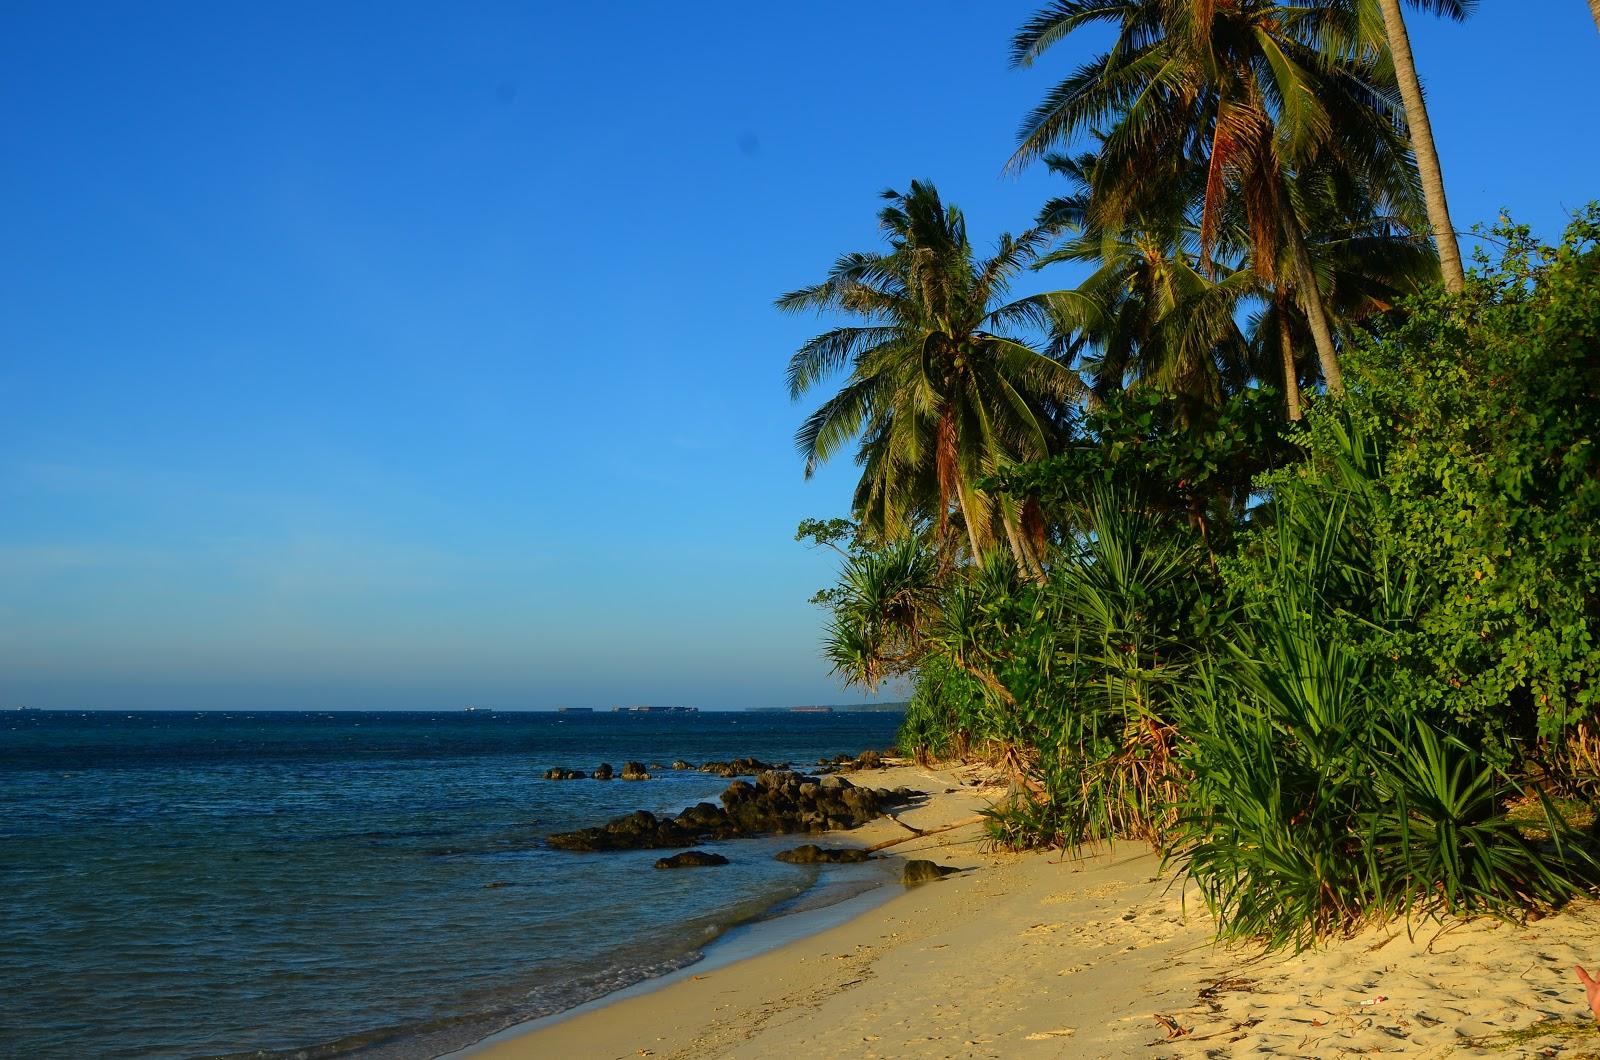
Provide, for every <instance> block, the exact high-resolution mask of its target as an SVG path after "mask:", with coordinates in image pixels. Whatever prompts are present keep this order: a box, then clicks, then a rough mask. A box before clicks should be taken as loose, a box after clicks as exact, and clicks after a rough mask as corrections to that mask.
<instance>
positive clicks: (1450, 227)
mask: <svg viewBox="0 0 1600 1060" xmlns="http://www.w3.org/2000/svg"><path fill="white" fill-rule="evenodd" d="M1411 3H1412V5H1413V6H1415V7H1420V8H1422V9H1423V10H1425V11H1434V12H1437V13H1439V14H1442V15H1445V16H1447V17H1449V18H1453V19H1456V20H1457V21H1459V20H1461V19H1463V18H1466V17H1467V13H1468V11H1469V10H1470V9H1471V8H1472V7H1473V5H1474V4H1475V3H1476V0H1411ZM1378 6H1379V7H1380V8H1382V9H1383V29H1384V35H1385V38H1386V39H1387V41H1388V44H1389V52H1390V54H1391V55H1393V56H1394V71H1395V76H1396V79H1397V80H1398V81H1399V83H1400V98H1401V99H1403V100H1404V101H1405V105H1406V122H1407V124H1408V126H1409V127H1410V130H1411V145H1412V148H1413V150H1415V152H1416V156H1417V169H1418V171H1419V172H1420V173H1421V175H1422V194H1423V198H1424V199H1425V200H1426V202H1427V206H1428V224H1429V226H1430V227H1431V228H1432V229H1433V241H1434V243H1435V244H1436V245H1437V246H1438V248H1439V269H1440V272H1442V273H1443V275H1444V285H1445V289H1446V290H1448V291H1450V292H1451V293H1453V294H1459V293H1460V292H1461V289H1462V288H1463V287H1465V286H1466V283H1467V274H1466V272H1465V270H1464V269H1463V268H1462V266H1461V244H1460V243H1459V242H1457V240H1456V230H1455V225H1454V224H1453V223H1452V222H1451V220H1450V203H1449V202H1448V201H1447V200H1446V198H1445V194H1444V171H1443V170H1442V169H1440V167H1439V152H1438V149H1437V148H1435V147H1434V143H1433V123H1432V122H1431V121H1429V119H1428V105H1427V103H1425V102H1424V101H1423V98H1422V82H1421V81H1419V80H1418V79H1417V64H1416V61H1415V60H1414V59H1413V58H1412V57H1411V36H1410V34H1408V33H1407V32H1406V19H1405V15H1404V13H1402V12H1401V10H1400V0H1378ZM1589 7H1590V9H1591V10H1593V11H1594V12H1595V24H1596V25H1597V26H1600V0H1589Z"/></svg>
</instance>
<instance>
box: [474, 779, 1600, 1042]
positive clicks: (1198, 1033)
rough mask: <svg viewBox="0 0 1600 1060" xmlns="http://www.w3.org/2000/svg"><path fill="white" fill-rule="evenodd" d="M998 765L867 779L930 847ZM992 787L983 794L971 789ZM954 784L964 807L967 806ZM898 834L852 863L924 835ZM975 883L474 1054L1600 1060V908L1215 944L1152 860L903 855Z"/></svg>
mask: <svg viewBox="0 0 1600 1060" xmlns="http://www.w3.org/2000/svg"><path fill="white" fill-rule="evenodd" d="M987 779H989V778H988V775H987V771H985V770H981V769H967V768H963V769H959V770H943V769H932V770H929V769H920V768H917V767H914V766H897V767H895V768H892V769H890V770H886V771H882V772H873V773H870V774H866V775H863V776H862V777H861V778H860V781H861V782H863V783H870V784H873V785H878V786H894V785H899V784H907V785H910V786H912V787H918V788H921V789H923V790H926V791H929V792H931V793H933V797H932V798H930V799H929V800H928V801H927V802H926V803H925V804H923V805H920V806H918V807H916V808H914V809H911V810H909V811H906V812H904V813H903V814H901V815H900V817H901V819H902V820H903V821H904V822H905V823H906V824H908V825H910V826H912V827H914V828H919V829H932V828H937V827H939V826H941V825H945V824H948V823H952V822H955V821H959V820H962V819H964V818H968V817H970V816H971V815H972V814H973V813H974V812H975V811H976V810H977V809H979V808H981V807H983V806H986V805H988V803H989V801H990V800H991V799H993V798H995V797H997V796H998V795H999V794H1000V793H1001V789H1000V788H998V787H995V786H990V785H988V784H986V783H984V781H985V780H987ZM974 780H977V781H978V782H979V783H978V785H976V786H975V785H974V784H973V781H974ZM952 789H953V790H952ZM907 834H908V833H907V831H906V830H905V829H904V828H902V827H900V826H899V825H898V824H896V823H895V822H894V821H891V820H887V819H885V820H879V821H876V822H874V823H872V824H871V825H869V826H867V827H864V828H862V829H859V830H857V831H855V832H852V833H850V834H849V839H848V841H849V842H850V843H851V844H853V845H868V844H872V843H876V842H879V841H881V840H885V839H892V838H896V837H897V836H903V835H907ZM885 854H886V855H892V856H893V857H895V858H899V859H911V858H926V859H930V860H933V861H936V862H938V863H940V864H943V865H948V866H954V867H957V868H959V869H961V870H962V871H961V872H960V873H958V874H955V875H952V876H949V877H947V878H945V879H943V880H941V881H939V882H937V883H930V884H923V885H919V886H915V887H911V888H906V889H905V890H904V892H903V893H898V894H896V895H895V896H894V897H892V898H891V899H889V900H888V901H886V902H884V903H882V904H880V905H877V906H876V907H874V908H872V909H870V910H869V911H867V912H865V913H863V914H862V915H860V916H857V917H856V918H855V919H853V920H850V921H848V922H846V923H844V924H842V925H839V926H836V927H833V928H831V929H829V930H826V931H823V932H821V933H819V934H815V935H811V936H807V937H805V938H802V939H800V940H798V941H795V942H792V943H789V944H787V945H785V946H782V947H781V948H778V949H775V950H772V951H769V952H765V953H761V954H759V955H756V956H753V957H750V958H748V959H745V960H742V961H739V962H738V963H734V964H731V965H725V966H720V967H709V968H708V969H707V970H706V971H705V972H704V973H703V974H695V973H694V970H693V969H691V970H690V971H689V973H687V974H684V975H682V976H680V977H677V978H676V979H674V980H672V981H670V982H668V983H666V984H665V985H663V986H661V987H660V988H659V989H654V990H651V991H648V992H643V993H638V994H635V995H633V996H628V997H624V998H622V999H620V1000H617V1001H614V1002H611V1003H608V1004H602V1005H599V1006H594V1007H589V1008H586V1009H583V1010H579V1011H578V1012H577V1013H576V1014H574V1015H571V1016H568V1017H566V1018H562V1019H557V1020H554V1021H543V1022H541V1023H539V1024H535V1025H531V1026H530V1027H529V1028H523V1029H518V1028H513V1029H512V1030H511V1031H508V1032H505V1033H503V1034H501V1035H497V1036H496V1037H495V1038H493V1039H490V1040H489V1041H486V1042H484V1043H480V1044H479V1045H478V1046H476V1047H474V1048H473V1049H470V1050H467V1051H466V1052H465V1053H463V1054H460V1055H463V1056H472V1057H476V1058H485V1060H519V1058H527V1060H533V1058H538V1057H550V1056H574V1057H634V1056H656V1057H678V1058H689V1057H751V1058H754V1057H776V1056H789V1057H796V1058H799V1057H862V1058H872V1057H1014V1056H1051V1057H1098V1056H1135V1055H1138V1056H1146V1055H1148V1056H1158V1057H1165V1056H1172V1057H1190V1056H1194V1057H1199V1056H1236V1055H1237V1056H1243V1055H1272V1056H1304V1057H1323V1056H1339V1055H1346V1054H1354V1053H1398V1054H1405V1055H1409V1056H1419V1057H1442V1056H1459V1057H1469V1056H1565V1057H1577V1056H1586V1055H1595V1054H1596V1053H1597V1052H1600V1034H1596V1031H1595V1027H1594V1021H1593V1020H1592V1019H1591V1018H1590V1017H1589V1013H1588V1011H1587V1008H1586V1006H1585V1004H1584V998H1583V993H1582V991H1581V990H1580V989H1578V987H1577V986H1576V985H1575V983H1574V980H1573V976H1572V973H1571V970H1570V969H1571V966H1572V965H1573V964H1574V963H1577V962H1589V963H1594V962H1596V961H1600V905H1597V904H1596V903H1587V902H1586V903H1580V904H1577V905H1574V906H1573V907H1570V908H1569V909H1567V910H1566V911H1564V912H1562V913H1561V914H1559V915H1557V916H1552V917H1548V918H1545V919H1543V920H1539V921H1537V922H1533V923H1529V924H1527V925H1522V926H1518V925H1511V924H1505V923H1500V922H1496V921H1492V920H1483V921H1474V922H1471V923H1466V924H1462V923H1449V924H1437V923H1423V924H1414V925H1412V927H1411V930H1410V931H1409V932H1408V930H1407V928H1406V926H1405V925H1402V924H1394V925H1389V926H1387V927H1385V928H1382V929H1371V930H1368V931H1367V932H1365V933H1363V934H1362V935H1359V936H1357V937H1355V938H1352V939H1349V940H1345V941H1342V942H1339V943H1337V944H1335V945H1332V946H1330V947H1327V948H1325V949H1321V950H1317V951H1314V952H1309V953H1305V954H1301V955H1299V956H1292V955H1287V954H1279V955H1273V956H1263V955H1262V954H1261V953H1260V952H1259V950H1255V949H1252V948H1250V947H1246V946H1233V947H1219V946H1217V945H1215V944H1214V943H1213V941H1212V925H1211V922H1210V920H1209V918H1208V917H1207V916H1206V914H1205V911H1204V909H1203V908H1202V907H1201V906H1200V905H1199V903H1198V902H1197V901H1195V899H1194V897H1193V896H1192V895H1190V896H1188V901H1187V902H1186V901H1185V896H1184V894H1183V892H1182V889H1181V887H1180V886H1178V885H1177V884H1176V883H1174V881H1173V879H1172V878H1171V877H1170V876H1162V875H1161V874H1160V864H1159V859H1157V858H1156V857H1155V856H1154V855H1153V854H1151V853H1150V852H1149V851H1148V850H1147V849H1145V848H1141V847H1138V846H1135V845H1131V844H1129V845H1122V846H1119V847H1117V848H1115V849H1109V850H1104V851H1101V852H1099V853H1097V854H1096V855H1094V856H1092V857H1087V858H1071V857H1063V856H1062V855H1061V854H1060V853H1059V852H1054V853H1050V854H1044V853H1030V854H1020V855H1019V854H1008V853H1004V852H996V851H992V850H989V849H988V846H987V844H986V843H985V842H984V838H983V835H982V832H981V830H980V829H979V828H978V826H976V825H967V826H964V827H962V828H959V829H955V830H952V831H948V832H943V833H939V834H936V835H928V836H925V837H921V838H914V839H912V840H911V841H909V842H905V843H903V844H900V845H898V846H895V847H892V848H890V849H889V850H887V851H885Z"/></svg>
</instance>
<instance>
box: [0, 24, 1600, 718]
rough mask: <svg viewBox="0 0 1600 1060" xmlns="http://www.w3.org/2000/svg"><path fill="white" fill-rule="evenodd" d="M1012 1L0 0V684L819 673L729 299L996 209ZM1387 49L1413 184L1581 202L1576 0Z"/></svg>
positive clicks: (1012, 211) (62, 698)
mask: <svg viewBox="0 0 1600 1060" xmlns="http://www.w3.org/2000/svg"><path fill="white" fill-rule="evenodd" d="M1032 8H1033V5H1032V4H1031V3H1026V2H1024V3H1014V4H1013V3H954V2H938V3H935V2H911V0H897V2H885V0H876V2H871V3H861V2H853V3H836V2H822V3H810V4H767V3H749V2H731V0H730V2H715V3H697V4H658V3H643V2H640V3H632V4H629V3H623V4H610V5H603V6H594V5H584V4H562V5H557V4H545V3H540V4H529V3H466V4H415V3H384V4H360V5H358V4H290V3H273V4H243V3H223V4H217V3H194V4H176V3H154V4H143V5H134V4H125V3H114V4H91V3H65V4H57V3H45V2H14V3H9V4H6V5H5V7H4V10H3V12H0V132H3V136H4V139H3V144H4V148H3V152H0V211H3V226H0V232H3V246H4V252H3V254H0V400H3V402H4V411H3V415H0V706H17V705H24V704H26V705H33V706H39V707H118V708H135V707H163V706H170V707H180V708H201V707H236V708H247V707H251V708H253V707H268V706H278V707H295V708H337V707H361V708H378V707H404V708H420V707H450V708H453V707H458V706H461V705H465V704H469V703H470V704H479V705H482V706H493V707H519V706H525V707H548V706H554V705H557V704H568V703H570V704H574V705H591V706H605V705H608V704H612V703H623V702H656V703H694V704H699V705H701V706H702V707H707V708H728V707H741V706H769V705H782V704H787V703H796V702H819V701H820V702H831V701H837V700H840V699H841V698H845V697H843V696H842V695H841V692H840V690H839V688H838V686H837V684H836V683H835V682H834V681H833V680H832V679H830V678H829V677H828V675H827V671H826V667H825V665H824V664H823V663H822V662H821V661H820V660H819V658H818V655H817V641H818V635H819V627H820V616H819V614H818V612H817V611H816V610H815V609H814V608H812V607H811V606H810V605H809V604H807V602H806V599H807V597H808V596H809V595H810V594H811V592H812V591H813V590H814V589H816V588H817V587H819V586H820V585H822V584H824V583H826V582H827V581H828V579H829V576H830V573H831V569H832V564H831V562H830V561H829V559H828V558H827V556H826V555H819V554H816V553H812V552H808V551H807V550H806V549H804V548H803V547H801V546H799V545H797V544H794V543H793V541H792V540H791V538H792V534H793V531H794V527H795V524H796V523H797V522H798V521H799V520H800V519H801V518H802V517H804V516H807V515H819V516H820V515H835V514H844V508H845V504H846V498H847V494H848V487H849V483H850V477H851V476H850V473H851V470H852V468H851V467H850V466H849V464H848V463H844V464H841V466H839V467H838V468H836V469H831V470H830V471H828V472H827V473H825V474H823V475H822V476H820V477H819V478H818V479H817V480H814V481H812V482H810V483H806V482H803V481H802V479H801V473H800V472H801V469H800V463H799V460H798V459H797V458H796V456H795V455H794V453H793V448H792V445H791V441H790V437H791V434H792V432H793V429H794V427H795V425H796V423H797V421H798V418H799V417H800V416H801V414H802V412H803V411H804V409H802V408H798V407H796V406H794V405H791V404H790V402H789V401H788V399H787V396H786V394H785V392H784V388H783V367H784V363H785V361H786V359H787V357H788V354H789V352H790V351H791V350H792V349H793V348H794V347H795V346H796V345H797V344H798V343H799V342H800V341H802V340H803V339H804V338H805V337H807V336H808V335H809V334H811V333H813V332H815V331H816V330H819V324H818V323H817V322H816V321H812V320H804V319H790V318H784V317H780V316H778V315H777V314H776V313H775V312H774V311H773V310H772V309H771V308H770V306H771V302H772V299H773V298H774V296H776V295H777V294H779V293H781V292H783V291H785V290H789V289H791V288H793V287H795V286H798V285H800V284H802V283H806V282H810V281H812V280H814V279H817V278H819V277H820V276H821V275H822V274H823V273H824V271H825V270H826V268H827V266H828V264H829V263H830V262H831V261H832V259H833V258H834V257H835V256H836V255H837V254H838V253H840V252H842V251H846V250H852V249H858V248H864V247H869V246H872V245H873V243H874V240H875V238H876V233H875V227H874V221H873V216H874V213H875V211H876V209H877V207H878V202H877V200H876V198H875V195H876V193H877V192H878V191H879V190H880V189H882V188H883V187H885V186H889V185H894V186H897V187H904V186H905V185H906V183H907V182H908V181H910V180H911V179H912V178H919V177H929V178H932V179H933V180H935V181H936V182H937V183H938V185H939V187H940V188H941V190H942V191H943V192H944V194H945V196H946V198H947V199H949V200H952V201H955V202H958V203H959V204H961V205H962V206H963V207H965V209H966V210H967V213H968V216H969V221H970V223H971V227H972V230H973V232H974V233H975V234H979V235H981V237H982V240H983V241H984V242H988V241H989V240H990V239H991V238H992V236H993V235H994V234H996V233H998V232H999V231H1000V230H1002V229H1005V228H1011V229H1015V228H1019V227H1022V226H1023V225H1025V224H1026V223H1027V222H1028V220H1029V218H1030V217H1031V216H1032V214H1033V212H1034V210H1035V208H1036V207H1037V205H1038V204H1039V202H1040V201H1041V200H1042V199H1043V198H1044V197H1045V196H1046V195H1047V194H1049V193H1050V192H1051V191H1052V190H1053V189H1052V185H1051V182H1050V181H1049V180H1048V179H1047V178H1045V177H1044V176H1043V175H1042V174H1039V173H1032V174H1028V175H1025V176H1023V177H1022V178H1021V179H1016V180H1012V179H1006V178H1002V176H1001V175H1000V170H1001V166H1002V164H1003V163H1004V162H1005V160H1006V157H1007V155H1008V154H1009V151H1010V148H1011V145H1012V142H1013V141H1012V138H1013V134H1014V130H1015V128H1016V125H1017V122H1018V120H1019V119H1020V118H1021V116H1022V114H1023V113H1024V111H1025V110H1026V109H1027V108H1028V106H1029V105H1031V103H1032V102H1033V101H1034V100H1035V99H1036V98H1037V97H1038V95H1039V94H1040V93H1041V92H1042V91H1043V90H1044V88H1045V87H1046V85H1047V84H1048V83H1049V82H1050V81H1051V80H1052V79H1053V78H1055V77H1059V76H1061V75H1062V74H1063V73H1064V72H1065V71H1066V70H1067V69H1068V67H1069V65H1074V64H1075V63H1076V62H1077V61H1079V60H1081V58H1082V57H1083V55H1082V54H1075V52H1077V53H1081V52H1082V51H1083V49H1081V48H1078V49H1075V48H1074V47H1072V46H1070V45H1069V46H1067V47H1064V48H1061V49H1058V52H1057V53H1056V54H1054V55H1052V56H1050V58H1049V60H1048V61H1047V62H1046V63H1045V64H1044V66H1043V67H1042V68H1041V69H1040V70H1037V71H1033V72H1026V73H1018V72H1013V71H1010V70H1008V69H1007V67H1006V62H1005V56H1006V45H1007V41H1008V39H1009V36H1010V33H1011V32H1012V31H1013V30H1014V29H1015V27H1016V25H1017V24H1018V23H1020V22H1021V21H1022V20H1023V19H1024V18H1025V17H1026V16H1027V15H1028V14H1029V13H1030V12H1031V10H1032ZM1414 43H1415V45H1416V49H1417V53H1418V61H1419V64H1420V65H1421V68H1422V71H1423V75H1424V77H1425V79H1426V80H1427V82H1428V84H1429V88H1430V92H1431V98H1432V103H1433V107H1434V110H1433V114H1434V123H1435V131H1436V133H1437V135H1438V137H1439V140H1440V145H1441V148H1442V153H1443V157H1444V163H1445V167H1446V177H1447V179H1448V180H1449V182H1450V189H1451V193H1452V197H1453V207H1454V210H1455V213H1456V217H1457V220H1458V221H1459V222H1461V223H1462V224H1466V223H1469V222H1471V221H1473V220H1487V219H1492V217H1493V216H1494V215H1495V214H1496V212H1497V211H1498V210H1499V208H1500V207H1502V206H1508V207H1510V208H1511V209H1512V211H1513V212H1514V214H1515V215H1516V216H1517V217H1518V218H1519V219H1524V220H1526V221H1528V222H1530V223H1532V224H1533V225H1535V227H1536V228H1537V229H1538V230H1539V231H1540V232H1541V233H1542V234H1546V235H1554V234H1555V233H1556V232H1557V231H1558V230H1559V228H1560V225H1561V220H1562V217H1563V211H1564V210H1566V209H1568V208H1572V207H1576V206H1579V205H1581V204H1582V203H1584V202H1585V201H1587V200H1588V199H1590V198H1593V197H1597V196H1600V180H1597V179H1596V175H1597V174H1600V121H1597V116H1600V115H1597V104H1596V100H1597V99H1600V88H1597V84H1600V82H1597V81H1596V72H1597V71H1600V35H1597V34H1596V32H1595V27H1594V25H1593V23H1592V22H1590V20H1589V14H1588V11H1587V10H1586V6H1585V4H1584V3H1583V2H1582V0H1521V2H1516V3H1512V2H1510V0H1484V2H1483V4H1482V5H1481V10H1480V12H1479V14H1478V16H1477V17H1476V18H1475V19H1474V20H1473V21H1472V22H1470V23H1468V24H1466V25H1464V26H1455V25H1450V24H1444V23H1434V22H1432V21H1431V20H1427V19H1425V18H1423V17H1422V16H1417V17H1415V18H1414ZM1058 279H1059V280H1060V281H1061V282H1062V283H1063V285H1064V283H1065V282H1067V281H1068V280H1069V279H1070V278H1068V277H1059V278H1058Z"/></svg>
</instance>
